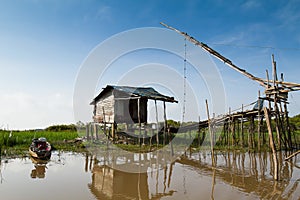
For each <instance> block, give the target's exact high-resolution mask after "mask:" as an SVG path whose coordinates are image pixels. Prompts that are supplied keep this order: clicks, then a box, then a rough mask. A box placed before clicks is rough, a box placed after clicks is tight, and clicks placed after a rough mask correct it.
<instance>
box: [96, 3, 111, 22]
mask: <svg viewBox="0 0 300 200" xmlns="http://www.w3.org/2000/svg"><path fill="white" fill-rule="evenodd" d="M96 18H97V19H100V20H111V7H109V6H101V7H100V8H99V9H98V11H97V13H96Z"/></svg>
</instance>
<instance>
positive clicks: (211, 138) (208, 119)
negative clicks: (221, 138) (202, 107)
mask: <svg viewBox="0 0 300 200" xmlns="http://www.w3.org/2000/svg"><path fill="white" fill-rule="evenodd" d="M205 104H206V114H207V122H208V131H209V135H210V148H211V158H212V164H213V166H215V156H214V141H213V133H212V130H211V124H210V123H211V121H210V116H209V108H208V102H207V99H206V100H205Z"/></svg>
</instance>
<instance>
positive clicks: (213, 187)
mask: <svg viewBox="0 0 300 200" xmlns="http://www.w3.org/2000/svg"><path fill="white" fill-rule="evenodd" d="M215 185H216V168H213V174H212V187H211V195H210V199H211V200H214V199H215V198H214V191H215Z"/></svg>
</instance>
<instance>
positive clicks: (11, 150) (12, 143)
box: [0, 130, 78, 156]
mask: <svg viewBox="0 0 300 200" xmlns="http://www.w3.org/2000/svg"><path fill="white" fill-rule="evenodd" d="M39 137H45V138H47V140H48V141H49V142H50V143H51V145H52V146H53V148H54V149H62V150H75V149H77V148H78V145H75V144H73V143H67V142H66V141H70V140H74V139H75V138H77V137H78V133H77V131H48V130H41V131H34V130H28V131H6V130H0V151H1V155H7V156H11V155H15V154H17V155H23V154H24V155H26V154H27V150H28V147H29V145H30V144H31V141H32V139H33V138H39Z"/></svg>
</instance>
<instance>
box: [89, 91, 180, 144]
mask: <svg viewBox="0 0 300 200" xmlns="http://www.w3.org/2000/svg"><path fill="white" fill-rule="evenodd" d="M148 100H154V101H155V106H156V101H163V102H164V118H165V121H166V114H165V112H166V106H165V102H171V103H178V101H176V100H175V99H174V97H169V96H166V95H163V94H161V93H159V92H157V91H156V90H155V89H153V88H152V87H130V86H113V85H107V86H106V87H105V88H103V90H102V91H101V92H100V94H99V95H97V96H96V97H95V98H94V99H93V101H92V102H91V103H90V105H93V106H94V111H93V121H94V123H100V124H104V126H106V125H108V124H109V126H110V127H111V137H112V138H114V136H115V132H116V131H115V128H116V125H117V124H126V125H128V124H131V125H132V124H139V126H138V127H141V124H147V116H148V115H147V105H148ZM156 110H157V108H156ZM157 123H158V122H157Z"/></svg>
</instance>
